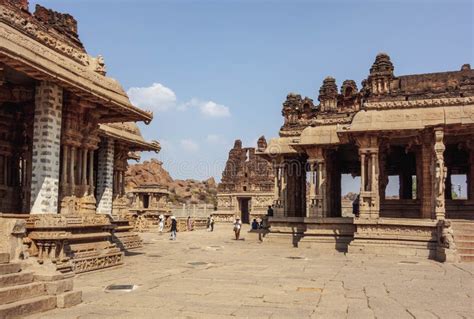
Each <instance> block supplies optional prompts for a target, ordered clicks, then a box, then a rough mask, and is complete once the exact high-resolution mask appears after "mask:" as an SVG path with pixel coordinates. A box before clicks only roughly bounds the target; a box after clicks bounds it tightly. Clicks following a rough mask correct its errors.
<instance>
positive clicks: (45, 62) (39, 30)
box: [0, 0, 153, 122]
mask: <svg viewBox="0 0 474 319" xmlns="http://www.w3.org/2000/svg"><path fill="white" fill-rule="evenodd" d="M0 62H1V63H5V64H6V65H8V66H10V67H12V68H14V69H15V70H18V71H20V72H23V73H25V74H27V75H28V76H30V77H31V78H33V79H36V80H42V81H51V82H55V83H57V84H58V85H60V86H62V87H64V88H66V89H67V90H69V91H71V92H73V93H74V94H76V95H78V96H79V97H81V98H83V99H86V100H88V101H90V102H92V103H97V104H98V105H101V106H103V107H106V108H107V109H109V113H110V115H108V116H107V120H108V121H110V122H116V121H126V120H129V121H145V122H150V121H151V119H152V118H153V115H152V113H151V112H147V111H144V110H141V109H139V108H137V107H135V106H133V105H132V104H131V103H130V100H129V99H128V96H127V95H126V93H125V91H124V90H123V88H122V87H121V86H120V84H119V83H118V82H117V81H116V80H114V79H112V78H110V77H107V76H105V73H106V70H105V63H104V60H103V58H102V57H101V56H98V57H91V56H89V55H88V54H87V52H86V50H85V48H84V46H83V45H82V42H81V41H80V40H79V36H78V34H77V22H76V20H75V19H74V18H73V17H72V16H70V15H68V14H62V13H58V12H55V11H52V10H48V9H46V8H44V7H41V6H37V7H36V10H35V12H34V13H30V12H29V11H28V1H26V0H0Z"/></svg>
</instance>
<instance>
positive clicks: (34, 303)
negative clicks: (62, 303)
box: [0, 296, 57, 319]
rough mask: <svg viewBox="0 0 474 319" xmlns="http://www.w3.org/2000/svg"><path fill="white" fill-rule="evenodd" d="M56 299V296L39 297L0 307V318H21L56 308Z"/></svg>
mask: <svg viewBox="0 0 474 319" xmlns="http://www.w3.org/2000/svg"><path fill="white" fill-rule="evenodd" d="M56 298H57V297H56V296H40V297H34V298H30V299H27V300H20V301H17V302H13V303H9V304H6V305H0V318H3V319H10V318H22V317H24V316H27V315H31V314H34V313H38V312H43V311H48V310H52V309H54V308H56V304H57V299H56Z"/></svg>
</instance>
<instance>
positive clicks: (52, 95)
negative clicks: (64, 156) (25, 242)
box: [30, 82, 63, 214]
mask: <svg viewBox="0 0 474 319" xmlns="http://www.w3.org/2000/svg"><path fill="white" fill-rule="evenodd" d="M62 106H63V89H62V88H61V87H59V86H57V85H56V84H53V83H49V82H41V83H39V84H38V85H37V87H36V95H35V116H34V129H33V157H32V177H31V201H30V210H31V214H45V213H53V214H57V213H58V196H59V168H60V166H59V165H60V151H61V144H60V143H61V120H62Z"/></svg>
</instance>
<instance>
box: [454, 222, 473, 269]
mask: <svg viewBox="0 0 474 319" xmlns="http://www.w3.org/2000/svg"><path fill="white" fill-rule="evenodd" d="M451 222H452V227H453V233H454V242H455V243H456V249H457V252H458V254H459V257H460V260H461V261H462V262H474V221H469V220H451Z"/></svg>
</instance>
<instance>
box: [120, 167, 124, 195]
mask: <svg viewBox="0 0 474 319" xmlns="http://www.w3.org/2000/svg"><path fill="white" fill-rule="evenodd" d="M121 195H122V196H124V195H125V171H122V188H121Z"/></svg>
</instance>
